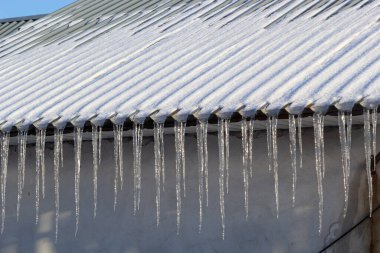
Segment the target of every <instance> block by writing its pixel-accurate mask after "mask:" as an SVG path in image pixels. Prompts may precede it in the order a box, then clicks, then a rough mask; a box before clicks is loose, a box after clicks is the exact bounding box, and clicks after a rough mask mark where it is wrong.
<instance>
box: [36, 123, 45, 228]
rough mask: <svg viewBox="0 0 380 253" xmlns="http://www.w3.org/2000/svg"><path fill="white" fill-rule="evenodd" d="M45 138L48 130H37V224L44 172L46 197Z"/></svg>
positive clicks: (43, 185) (43, 187)
mask: <svg viewBox="0 0 380 253" xmlns="http://www.w3.org/2000/svg"><path fill="white" fill-rule="evenodd" d="M45 137H46V130H45V129H43V130H39V129H37V130H36V189H35V192H36V224H37V223H38V218H39V208H40V174H41V172H42V197H43V198H44V197H45Z"/></svg>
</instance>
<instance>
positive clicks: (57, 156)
mask: <svg viewBox="0 0 380 253" xmlns="http://www.w3.org/2000/svg"><path fill="white" fill-rule="evenodd" d="M62 149H63V130H61V129H54V194H55V240H56V241H57V239H58V220H59V168H60V167H61V166H62V163H61V161H62V160H63V157H62V154H63V153H62Z"/></svg>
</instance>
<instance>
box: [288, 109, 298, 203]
mask: <svg viewBox="0 0 380 253" xmlns="http://www.w3.org/2000/svg"><path fill="white" fill-rule="evenodd" d="M289 142H290V159H291V164H292V174H293V182H292V193H293V194H292V205H293V207H294V206H295V203H296V186H297V126H296V118H295V116H294V115H289Z"/></svg>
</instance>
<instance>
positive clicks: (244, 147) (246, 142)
mask: <svg viewBox="0 0 380 253" xmlns="http://www.w3.org/2000/svg"><path fill="white" fill-rule="evenodd" d="M248 134H249V133H248V122H247V119H245V118H243V120H242V121H241V136H242V139H241V140H242V150H243V155H242V160H243V171H242V172H243V186H244V209H245V219H246V220H248V190H249V181H248V177H249V175H248V166H249V164H248V163H249V161H248V160H249V155H250V154H249V140H248V138H249V136H248Z"/></svg>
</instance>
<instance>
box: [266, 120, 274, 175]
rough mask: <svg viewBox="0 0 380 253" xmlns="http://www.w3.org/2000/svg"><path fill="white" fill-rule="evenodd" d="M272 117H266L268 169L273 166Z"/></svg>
mask: <svg viewBox="0 0 380 253" xmlns="http://www.w3.org/2000/svg"><path fill="white" fill-rule="evenodd" d="M272 128H273V127H272V119H271V118H268V119H267V148H268V161H269V163H268V167H269V171H272V168H273V162H272V161H273V142H272Z"/></svg>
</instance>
